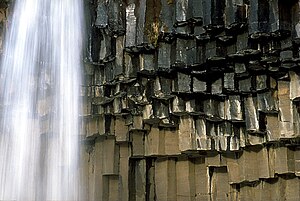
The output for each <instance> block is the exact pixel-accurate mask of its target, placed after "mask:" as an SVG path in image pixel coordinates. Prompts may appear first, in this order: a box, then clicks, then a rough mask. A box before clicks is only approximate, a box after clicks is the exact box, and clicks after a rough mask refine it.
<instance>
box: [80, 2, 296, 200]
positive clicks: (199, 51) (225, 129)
mask: <svg viewBox="0 0 300 201" xmlns="http://www.w3.org/2000/svg"><path fill="white" fill-rule="evenodd" d="M87 8H89V9H90V10H89V12H90V16H89V20H88V21H89V31H88V33H89V36H90V38H89V46H88V47H89V48H88V55H89V57H88V58H87V61H86V63H85V78H86V79H85V80H86V85H85V86H83V88H82V89H83V90H82V95H83V97H84V99H85V101H84V113H83V114H82V119H83V120H82V125H81V127H82V135H83V136H85V142H86V145H85V146H86V147H87V149H86V150H87V151H86V152H84V155H85V157H86V160H85V162H86V163H85V168H87V169H88V170H89V171H88V172H86V176H85V179H86V180H87V181H88V187H87V188H88V190H89V200H107V201H114V200H122V201H154V200H157V201H200V200H201V201H202V200H247V201H248V200H284V199H286V200H300V193H299V188H300V180H299V175H300V163H299V161H300V144H299V142H300V138H299V137H300V116H299V114H300V109H299V107H300V70H299V69H300V67H299V64H300V59H299V46H300V40H299V38H298V36H299V32H300V30H298V29H299V28H298V27H299V23H298V21H299V16H298V13H299V5H298V1H289V2H287V1H283V0H273V1H268V0H202V1H199V0H177V1H173V0H147V1H146V0H142V1H139V0H127V1H122V0H109V1H107V0H100V1H92V2H90V4H88V5H87Z"/></svg>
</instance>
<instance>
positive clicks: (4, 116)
mask: <svg viewBox="0 0 300 201" xmlns="http://www.w3.org/2000/svg"><path fill="white" fill-rule="evenodd" d="M82 15H83V12H82V2H81V0H16V1H15V3H14V10H13V15H12V17H11V18H10V21H9V24H8V30H9V31H8V32H7V33H6V41H5V45H4V53H3V58H2V66H1V74H0V76H1V77H0V96H1V97H0V98H1V99H0V101H1V103H0V104H1V122H0V123H1V125H0V128H1V130H0V132H1V133H0V200H18V201H34V200H36V201H43V200H51V201H54V200H56V201H58V200H68V201H69V200H79V199H80V197H79V196H80V195H79V194H80V188H79V179H78V175H77V169H78V153H77V151H78V147H77V144H78V135H79V134H78V112H79V109H78V108H79V103H78V99H79V93H78V91H79V86H80V84H81V79H80V74H81V73H80V69H81V50H82V47H81V41H83V40H82V27H81V26H82Z"/></svg>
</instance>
